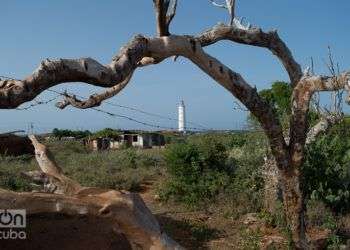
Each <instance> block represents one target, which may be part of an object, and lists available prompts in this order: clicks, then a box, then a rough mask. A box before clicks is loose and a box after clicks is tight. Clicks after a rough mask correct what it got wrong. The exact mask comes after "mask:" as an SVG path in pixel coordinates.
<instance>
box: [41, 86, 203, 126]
mask: <svg viewBox="0 0 350 250" xmlns="http://www.w3.org/2000/svg"><path fill="white" fill-rule="evenodd" d="M47 91H49V92H53V93H56V94H59V95H61V96H66V95H67V93H62V92H59V91H56V90H52V89H47ZM78 97H80V96H78ZM80 98H84V97H80ZM90 109H92V110H95V111H97V112H100V113H104V114H106V115H108V116H111V117H119V118H123V119H126V120H129V121H132V122H135V123H138V124H141V125H144V126H147V127H152V128H157V129H170V130H177V128H175V127H168V126H161V125H157V124H153V123H148V122H144V121H140V120H137V119H135V118H133V117H129V116H126V115H120V114H116V113H112V112H109V111H105V110H102V109H99V108H95V107H92V108H90ZM186 128H187V129H189V130H197V131H207V130H208V129H203V128H196V127H186Z"/></svg>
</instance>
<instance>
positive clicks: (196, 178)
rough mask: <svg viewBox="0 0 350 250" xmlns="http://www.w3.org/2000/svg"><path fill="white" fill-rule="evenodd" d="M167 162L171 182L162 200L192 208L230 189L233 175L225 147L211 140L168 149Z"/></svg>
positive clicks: (207, 137) (203, 138) (176, 145)
mask: <svg viewBox="0 0 350 250" xmlns="http://www.w3.org/2000/svg"><path fill="white" fill-rule="evenodd" d="M165 161H166V164H167V170H168V174H169V175H170V178H169V180H168V181H167V182H166V184H165V187H164V190H163V192H162V193H161V195H162V197H163V198H164V199H169V198H174V199H175V200H177V201H180V202H183V203H185V204H187V205H190V206H195V205H198V204H199V203H201V202H203V201H206V200H208V199H212V198H213V197H215V195H216V194H218V193H219V192H220V191H221V190H223V189H225V187H227V186H228V185H229V183H230V179H231V176H232V174H233V167H232V166H230V165H229V164H228V154H227V152H226V148H225V146H224V145H223V144H222V143H220V142H219V141H218V140H216V139H215V138H213V137H210V136H204V137H202V138H201V139H200V140H198V139H197V140H195V141H192V142H187V143H180V144H174V145H171V146H169V147H168V148H167V150H166V152H165Z"/></svg>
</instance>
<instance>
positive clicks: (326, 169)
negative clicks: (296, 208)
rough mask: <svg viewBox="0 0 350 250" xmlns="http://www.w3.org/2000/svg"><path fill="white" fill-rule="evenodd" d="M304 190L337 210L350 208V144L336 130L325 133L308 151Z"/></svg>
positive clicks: (308, 194) (304, 171)
mask: <svg viewBox="0 0 350 250" xmlns="http://www.w3.org/2000/svg"><path fill="white" fill-rule="evenodd" d="M303 173H304V190H305V193H306V195H307V196H308V197H310V198H311V199H314V200H320V201H323V202H324V203H325V204H327V205H328V206H330V207H331V208H332V209H334V210H335V211H337V212H342V211H346V210H349V208H350V195H349V190H350V143H349V140H348V139H346V137H345V136H341V135H334V134H333V133H331V134H329V135H325V136H321V137H320V138H319V139H318V140H317V141H316V142H315V143H313V144H312V145H310V146H309V147H308V149H307V151H306V161H305V164H304V169H303Z"/></svg>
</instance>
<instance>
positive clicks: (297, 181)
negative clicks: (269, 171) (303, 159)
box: [280, 167, 308, 249]
mask: <svg viewBox="0 0 350 250" xmlns="http://www.w3.org/2000/svg"><path fill="white" fill-rule="evenodd" d="M280 174H281V181H282V183H281V184H282V191H283V208H284V213H285V216H286V221H287V225H288V227H289V230H290V232H291V236H292V239H293V243H294V246H295V248H296V249H307V247H308V241H307V238H306V225H305V204H304V197H303V192H302V188H301V186H300V185H301V173H300V170H298V169H297V168H293V167H292V168H291V169H288V170H282V171H280Z"/></svg>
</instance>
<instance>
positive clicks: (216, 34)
mask: <svg viewBox="0 0 350 250" xmlns="http://www.w3.org/2000/svg"><path fill="white" fill-rule="evenodd" d="M153 2H154V5H155V10H156V16H157V27H158V29H157V30H158V36H157V37H145V36H143V35H137V36H135V37H134V38H132V39H131V40H130V42H129V43H128V44H126V45H125V46H124V47H123V48H122V49H121V50H120V52H119V54H118V55H116V56H115V57H113V58H112V61H111V63H110V64H108V65H102V64H100V63H99V62H97V61H96V60H94V59H92V58H80V59H59V60H49V59H47V60H44V61H43V62H42V63H41V64H40V66H39V67H38V68H37V69H36V70H35V71H34V72H33V73H32V74H31V75H29V76H28V77H26V78H25V79H23V80H2V81H0V108H3V109H11V108H16V107H18V106H19V105H20V104H22V103H24V102H28V101H31V100H33V99H34V98H35V97H36V96H37V95H39V94H40V93H41V92H43V91H45V90H46V89H49V88H50V87H53V86H56V85H58V84H61V83H66V82H85V83H87V84H90V85H94V86H99V87H103V88H106V89H107V90H106V92H105V93H102V94H97V95H92V96H90V98H89V99H87V100H79V99H77V98H76V97H74V96H69V95H67V96H66V98H65V99H64V100H63V101H62V102H61V104H60V105H59V106H61V107H62V108H64V107H66V106H68V105H72V106H74V107H77V108H89V107H94V106H98V105H100V104H101V102H103V101H104V100H105V99H107V98H109V97H111V96H113V95H114V94H116V93H118V92H119V91H120V90H121V89H122V88H123V87H124V86H125V85H126V84H127V83H128V81H129V79H130V78H131V77H132V74H133V72H134V71H135V70H137V68H139V67H145V66H147V65H151V64H153V65H154V64H158V63H161V62H162V61H164V60H165V59H167V58H169V57H174V56H175V57H177V56H182V57H185V58H187V59H188V60H190V61H191V62H193V63H194V64H195V65H197V66H198V67H199V68H200V69H201V70H202V71H203V72H204V73H206V74H208V75H209V76H210V77H211V78H213V79H214V80H215V81H216V82H217V83H218V84H220V85H221V86H222V87H224V88H225V89H227V90H228V91H229V92H230V93H232V95H233V96H234V97H236V98H237V99H238V100H239V101H240V102H241V103H242V104H244V105H245V107H246V108H247V109H248V110H249V111H250V112H251V113H252V114H253V115H254V116H255V117H257V119H258V121H259V122H260V124H261V126H262V128H263V129H264V131H265V133H266V136H267V138H268V140H269V143H270V147H271V152H272V154H273V156H274V158H275V160H276V163H277V166H278V168H279V172H280V175H281V179H282V184H283V200H284V210H285V214H286V217H287V218H288V224H289V227H290V230H291V231H292V238H293V241H294V244H295V247H296V248H299V249H303V248H307V237H306V230H305V217H304V214H305V209H304V198H303V195H302V192H301V186H300V178H301V174H302V173H301V172H300V171H301V170H300V169H301V166H302V164H303V161H304V147H305V143H306V136H307V131H308V127H309V126H308V122H307V113H308V111H309V104H310V100H311V98H312V96H313V94H314V93H316V92H319V91H335V90H341V89H346V90H348V89H349V85H350V81H349V80H350V71H348V72H344V73H341V74H338V75H335V76H333V75H332V76H321V75H310V74H303V72H302V69H301V66H300V65H299V64H298V63H297V62H296V61H295V59H294V57H293V55H292V53H291V51H290V50H289V48H288V47H287V45H286V44H285V43H284V42H283V40H282V39H281V38H280V37H279V35H278V33H277V31H276V30H273V31H269V32H265V31H263V30H262V29H260V28H258V27H256V26H251V25H244V24H242V22H241V21H239V20H238V19H237V18H235V16H234V21H233V22H232V25H231V23H230V25H224V24H219V25H216V26H214V27H212V28H210V29H208V30H207V31H205V32H203V33H201V34H199V35H197V36H194V35H172V34H170V31H169V26H170V24H171V21H172V20H173V17H174V16H175V10H176V8H175V7H176V2H177V1H175V2H174V0H173V1H172V4H170V2H171V1H170V0H154V1H153ZM231 2H232V3H233V1H231ZM232 5H233V4H232ZM233 6H234V5H233ZM231 13H235V11H234V10H231ZM231 17H232V16H231ZM221 40H227V41H231V42H234V43H239V44H245V45H250V46H257V47H261V48H265V49H268V50H270V51H271V52H272V54H273V55H275V56H276V57H277V58H278V59H279V60H280V62H281V63H282V65H283V66H284V68H285V70H286V71H287V73H288V75H289V78H290V82H291V86H292V88H293V94H292V100H291V103H292V118H291V121H290V126H289V127H290V133H289V135H290V140H289V142H288V143H287V142H286V140H285V138H284V135H283V131H282V127H281V124H280V122H279V120H278V118H277V115H276V114H275V111H274V109H273V107H271V106H270V105H269V104H268V103H267V102H266V101H265V100H264V99H262V98H261V97H260V96H259V94H258V93H257V90H256V88H255V87H252V86H251V85H250V84H249V83H248V82H247V81H246V80H245V79H244V78H243V77H242V76H241V75H240V74H239V73H237V72H234V71H233V70H232V69H230V68H229V67H228V66H226V65H224V64H223V63H222V62H220V61H219V60H218V59H216V58H215V57H213V56H211V55H209V54H208V53H207V52H205V51H204V47H207V46H210V45H212V44H215V43H216V42H219V41H221ZM12 195H15V194H12Z"/></svg>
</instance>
